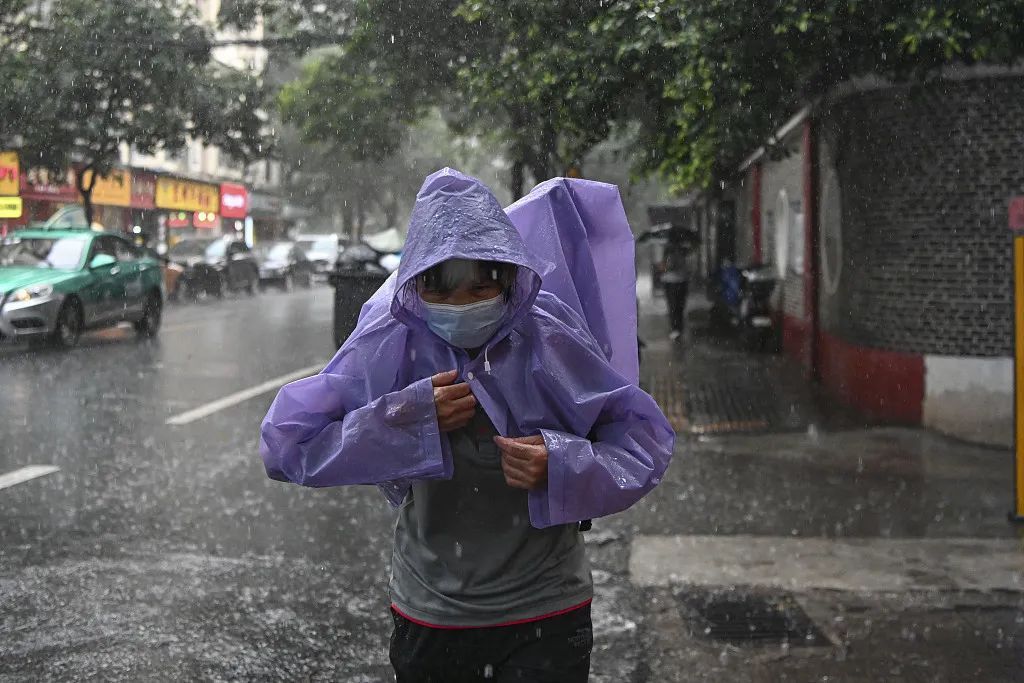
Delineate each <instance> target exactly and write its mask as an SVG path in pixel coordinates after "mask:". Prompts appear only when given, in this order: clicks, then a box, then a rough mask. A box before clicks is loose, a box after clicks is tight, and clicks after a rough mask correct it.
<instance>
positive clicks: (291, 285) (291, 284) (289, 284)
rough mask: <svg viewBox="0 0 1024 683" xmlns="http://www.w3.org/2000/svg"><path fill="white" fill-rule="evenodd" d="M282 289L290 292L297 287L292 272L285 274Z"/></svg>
mask: <svg viewBox="0 0 1024 683" xmlns="http://www.w3.org/2000/svg"><path fill="white" fill-rule="evenodd" d="M281 289H283V290H284V291H286V292H290V291H292V290H293V289H295V278H294V277H293V276H292V274H291V273H285V274H284V280H282V281H281Z"/></svg>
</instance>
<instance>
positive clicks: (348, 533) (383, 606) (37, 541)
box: [0, 287, 635, 681]
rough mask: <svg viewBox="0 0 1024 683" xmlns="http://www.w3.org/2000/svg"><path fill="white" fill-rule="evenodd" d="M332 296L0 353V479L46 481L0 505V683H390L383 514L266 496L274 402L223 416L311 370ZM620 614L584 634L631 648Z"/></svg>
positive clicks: (306, 492)
mask: <svg viewBox="0 0 1024 683" xmlns="http://www.w3.org/2000/svg"><path fill="white" fill-rule="evenodd" d="M332 294H333V292H332V290H331V289H329V288H327V287H320V288H315V289H313V290H310V291H303V290H299V291H296V292H293V293H290V294H284V293H278V292H273V291H270V292H266V293H263V294H261V295H259V296H257V297H255V298H251V299H250V298H247V297H244V296H240V297H229V298H227V299H225V300H223V301H213V300H211V301H204V302H200V303H198V304H195V305H190V306H171V307H169V308H168V310H167V311H166V314H165V318H164V327H163V329H162V330H161V332H160V335H159V339H158V340H157V341H155V342H152V343H147V342H138V341H136V339H135V338H134V334H133V333H132V331H131V330H130V329H116V330H110V331H106V332H102V333H99V334H95V333H94V334H91V335H89V336H87V337H86V338H84V339H83V341H82V345H81V346H80V347H79V348H78V349H75V350H74V351H72V352H69V353H62V352H57V351H26V350H21V349H5V350H3V351H0V387H2V396H3V400H2V401H0V475H4V474H5V473H11V472H17V471H23V468H26V467H33V466H40V467H43V466H45V467H55V468H59V470H57V471H56V472H54V473H51V474H46V475H44V476H39V477H37V478H33V479H31V480H28V481H24V482H21V483H17V484H14V485H11V486H8V487H7V488H0V520H2V524H0V549H2V550H0V632H2V633H5V634H7V635H6V636H5V637H4V638H2V639H0V679H2V678H4V677H5V676H9V677H11V680H40V679H60V680H67V679H84V678H91V677H94V676H99V677H101V678H104V679H119V680H188V679H200V678H202V679H226V680H232V679H254V678H276V679H288V680H301V679H305V678H314V679H325V680H345V681H360V680H365V681H382V680H388V679H389V677H391V673H390V672H391V670H390V666H389V665H388V662H387V655H386V640H387V637H388V636H389V634H390V617H389V614H388V607H387V605H388V602H387V591H386V586H387V577H388V567H389V562H390V551H391V548H390V546H391V543H390V538H391V533H392V528H393V523H394V522H393V520H394V517H393V514H392V512H391V510H390V508H389V506H388V505H387V503H386V501H385V500H384V498H383V497H382V496H381V495H380V494H379V493H378V492H377V491H376V490H375V489H373V488H372V487H354V488H347V489H328V490H313V489H303V488H300V487H297V486H289V485H284V484H281V483H278V482H274V481H271V480H269V479H267V477H266V474H265V473H264V470H263V466H262V462H261V461H260V458H259V454H258V452H257V443H258V427H259V423H260V420H261V419H262V417H263V415H264V414H265V412H266V410H267V407H268V406H269V404H270V401H271V400H272V399H273V396H274V391H273V390H269V391H264V392H263V393H260V394H259V395H257V396H254V397H251V398H249V399H248V400H241V401H240V402H235V401H237V400H238V399H237V394H238V392H245V391H246V390H248V389H251V388H252V387H258V386H259V385H265V386H266V387H270V386H274V384H276V382H274V381H273V380H275V378H281V377H284V376H288V375H294V374H296V373H302V372H303V371H304V370H306V371H307V373H308V374H312V370H310V368H313V367H319V366H322V365H323V364H324V363H325V362H326V361H327V359H329V358H330V356H331V354H332V352H333V349H332V347H331V332H330V326H331V297H332ZM268 382H269V384H267V383H268ZM249 393H253V392H249ZM225 397H229V401H228V402H227V403H228V405H227V406H225V407H222V408H220V409H217V410H215V412H212V413H211V414H208V415H204V416H202V417H199V418H196V419H192V418H189V413H191V414H192V415H193V416H195V412H194V409H196V408H202V407H203V406H208V405H209V404H211V403H216V402H218V401H219V400H220V399H223V398H225ZM231 397H235V398H233V399H232V398H231ZM221 403H224V402H221ZM216 407H217V406H216V405H214V408H216ZM199 412H200V413H205V412H206V411H205V410H201V411H199ZM183 414H184V415H185V417H186V419H191V421H188V422H187V423H185V424H168V422H169V421H171V422H175V418H176V417H179V416H182V415H183ZM617 564H618V565H619V566H620V567H621V566H624V564H625V558H624V557H620V558H619V561H618V562H617ZM598 576H599V577H601V576H602V575H601V574H599V575H598ZM607 578H608V581H607V582H606V584H607V583H610V575H609V576H608V577H607ZM604 592H605V593H607V594H608V595H610V596H611V595H618V594H620V593H623V591H622V590H621V587H617V586H612V585H606V586H605V589H604ZM616 602H622V600H617V601H616ZM608 606H609V607H612V605H611V604H610V603H609V605H608ZM613 612H614V614H613ZM627 613H628V610H626V612H623V610H622V609H620V608H616V609H614V610H611V611H609V612H606V613H605V616H602V617H600V619H603V621H602V623H603V627H602V628H603V631H604V632H605V633H606V634H608V635H609V636H610V638H611V640H606V641H605V647H606V648H607V647H608V646H609V644H610V643H612V642H614V641H615V638H616V637H619V636H621V637H622V638H626V639H627V640H631V639H632V638H633V637H634V635H635V622H634V621H632V620H630V619H629V617H628V614H627ZM628 646H629V643H628V642H623V643H621V647H623V648H625V647H628ZM615 649H620V648H619V647H616V648H615ZM625 661H626V663H625V664H623V663H614V664H611V665H610V670H611V671H615V670H617V669H621V668H622V667H623V666H626V667H628V668H635V657H634V658H633V663H632V664H629V658H628V657H627V658H626V660H625ZM609 680H613V679H611V678H610V679H609Z"/></svg>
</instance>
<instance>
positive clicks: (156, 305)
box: [134, 292, 163, 338]
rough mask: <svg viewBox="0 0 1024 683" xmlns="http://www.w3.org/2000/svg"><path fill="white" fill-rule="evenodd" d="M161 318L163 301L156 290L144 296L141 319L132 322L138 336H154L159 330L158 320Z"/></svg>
mask: <svg viewBox="0 0 1024 683" xmlns="http://www.w3.org/2000/svg"><path fill="white" fill-rule="evenodd" d="M162 319H163V303H162V302H161V301H160V295H159V294H157V293H156V292H152V293H150V295H149V296H148V297H146V307H145V309H144V312H143V314H142V320H139V321H138V322H136V323H134V326H135V331H136V332H138V334H139V336H140V337H150V338H152V337H155V336H156V333H157V332H159V331H160V322H161V320H162Z"/></svg>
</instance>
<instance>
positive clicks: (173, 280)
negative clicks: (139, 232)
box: [136, 244, 185, 292]
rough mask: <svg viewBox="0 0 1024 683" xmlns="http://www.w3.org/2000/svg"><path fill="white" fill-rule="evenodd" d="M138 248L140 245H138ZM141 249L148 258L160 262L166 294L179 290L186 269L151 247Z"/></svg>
mask: <svg viewBox="0 0 1024 683" xmlns="http://www.w3.org/2000/svg"><path fill="white" fill-rule="evenodd" d="M136 246H137V247H138V244H136ZM138 248H139V249H141V250H142V251H143V252H144V253H145V254H146V256H148V257H149V258H151V259H156V260H157V261H159V262H160V264H161V267H160V270H161V271H162V272H163V276H164V292H173V291H175V290H177V288H178V280H179V279H180V278H181V274H182V273H184V272H185V269H184V268H183V267H182V266H181V265H180V264H177V263H175V262H174V261H172V260H171V259H169V258H168V257H166V256H161V255H160V254H159V253H157V251H156V250H155V249H151V248H150V247H138Z"/></svg>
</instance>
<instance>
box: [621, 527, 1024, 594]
mask: <svg viewBox="0 0 1024 683" xmlns="http://www.w3.org/2000/svg"><path fill="white" fill-rule="evenodd" d="M629 573H630V579H631V580H632V582H633V583H635V584H637V585H641V586H666V585H672V584H681V585H692V586H708V587H731V586H763V587H772V588H783V589H787V590H790V591H796V592H801V591H807V590H813V589H824V590H840V591H853V592H858V591H868V592H905V591H949V590H978V591H992V590H1005V591H1015V592H1024V542H1021V541H1020V540H1014V539H992V538H843V539H832V538H793V537H789V536H783V537H771V536H637V537H635V538H634V539H633V543H632V548H631V551H630V557H629Z"/></svg>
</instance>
